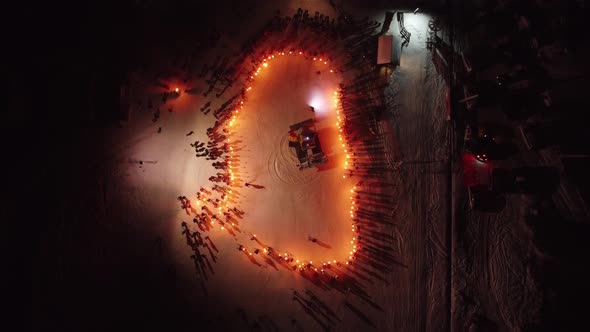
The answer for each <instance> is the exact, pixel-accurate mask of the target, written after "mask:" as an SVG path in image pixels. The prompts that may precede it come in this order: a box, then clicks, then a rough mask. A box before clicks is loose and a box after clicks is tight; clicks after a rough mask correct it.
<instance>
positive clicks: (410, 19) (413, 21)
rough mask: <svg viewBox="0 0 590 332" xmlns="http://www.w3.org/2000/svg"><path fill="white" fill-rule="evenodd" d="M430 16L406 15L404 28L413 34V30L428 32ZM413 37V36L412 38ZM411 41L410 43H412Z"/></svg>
mask: <svg viewBox="0 0 590 332" xmlns="http://www.w3.org/2000/svg"><path fill="white" fill-rule="evenodd" d="M430 18H431V17H430V15H427V14H424V13H421V12H418V13H416V14H412V15H409V13H407V14H405V15H404V26H405V27H406V29H408V28H410V29H408V31H410V32H412V31H413V30H418V31H420V32H421V33H427V32H428V21H430ZM412 37H413V36H412ZM411 40H412V39H410V43H411Z"/></svg>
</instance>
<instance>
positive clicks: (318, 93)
mask: <svg viewBox="0 0 590 332" xmlns="http://www.w3.org/2000/svg"><path fill="white" fill-rule="evenodd" d="M307 104H308V105H309V106H311V107H313V108H314V111H315V112H316V113H322V112H326V111H327V110H328V102H327V101H326V96H324V93H323V91H322V90H319V89H315V90H313V91H312V92H311V94H310V96H309V98H308V101H307Z"/></svg>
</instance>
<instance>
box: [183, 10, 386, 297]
mask: <svg viewBox="0 0 590 332" xmlns="http://www.w3.org/2000/svg"><path fill="white" fill-rule="evenodd" d="M378 26H379V24H378V23H376V22H373V21H370V20H369V19H363V20H354V19H352V18H350V17H349V16H346V15H344V14H341V15H340V16H339V17H338V18H330V17H328V16H326V15H323V14H320V13H318V12H316V13H315V14H314V15H313V16H312V15H310V14H309V12H308V11H307V10H303V9H301V8H300V9H298V10H297V12H296V13H295V14H294V15H293V16H292V17H291V16H287V17H281V16H280V13H279V12H277V13H276V15H275V17H274V18H273V19H272V20H270V22H269V24H267V25H266V26H265V28H264V29H263V31H261V32H260V33H259V34H258V35H257V36H256V38H253V39H251V40H249V41H248V42H247V43H246V44H245V45H244V46H243V47H242V50H243V52H242V54H241V55H239V56H237V58H236V59H233V60H232V59H229V58H228V57H226V58H219V59H217V60H216V62H215V63H214V64H213V65H211V66H203V68H202V70H201V73H199V75H198V77H200V78H204V79H205V81H206V82H207V84H209V90H208V91H207V92H205V96H207V95H208V94H209V93H210V92H212V91H218V95H217V97H219V96H220V94H221V93H223V92H224V91H226V90H227V88H228V87H231V86H233V85H238V84H237V83H238V81H239V80H240V78H241V77H242V76H243V75H241V74H240V73H245V77H246V78H245V79H244V80H243V82H241V83H243V84H242V85H243V86H244V87H242V88H239V90H240V91H239V93H237V94H235V95H233V96H232V97H230V98H228V99H227V100H226V101H224V102H223V103H221V104H220V105H219V107H217V108H215V107H214V106H213V103H212V102H211V101H208V102H207V103H206V104H205V105H204V106H203V107H202V108H201V109H200V111H201V112H203V113H204V114H208V113H209V112H210V111H211V110H214V111H213V115H214V117H215V119H216V120H215V123H214V125H213V126H212V127H210V128H208V129H207V136H208V142H207V143H206V145H205V143H204V142H199V141H195V142H194V143H192V144H191V147H193V148H195V153H196V156H197V157H206V159H207V160H212V161H213V162H212V166H213V167H214V168H215V169H216V170H218V172H217V173H216V174H215V175H213V176H211V177H209V180H210V181H211V182H213V184H212V187H211V188H212V189H211V191H209V190H206V189H205V188H200V190H199V191H198V192H197V205H198V206H197V208H194V207H193V206H192V205H191V202H190V201H189V200H188V199H187V198H186V197H184V196H181V197H179V200H180V202H181V207H182V208H183V209H185V210H186V211H187V213H188V214H191V215H193V216H194V218H193V223H194V224H195V225H196V227H198V228H199V231H194V232H193V231H190V229H189V226H188V225H187V224H186V223H184V222H183V224H182V227H183V233H184V234H186V236H187V243H189V244H190V245H191V247H193V249H196V251H195V254H194V260H195V264H196V265H198V266H199V270H200V271H201V273H202V274H204V271H205V267H207V266H208V265H210V264H209V261H208V260H207V259H206V258H207V256H205V255H203V254H201V253H199V252H198V249H199V248H200V247H206V248H208V249H209V251H210V257H211V260H212V261H215V258H214V257H215V256H214V255H213V252H212V251H211V249H210V248H213V246H212V243H210V242H206V241H204V239H205V238H207V237H203V236H202V234H204V233H205V232H208V231H210V230H211V229H212V227H213V226H214V225H215V224H218V225H219V226H220V227H221V229H225V230H227V232H228V233H229V234H230V235H231V236H232V237H234V238H235V239H237V233H242V230H241V229H240V222H241V220H242V219H243V218H244V211H241V210H240V209H238V208H237V207H236V206H235V204H237V198H238V196H239V190H240V188H243V187H253V188H257V189H264V186H262V185H257V184H253V183H250V182H245V181H243V180H242V179H241V173H240V167H238V165H239V160H240V158H239V155H238V153H237V152H238V151H239V150H240V146H239V144H238V143H237V141H236V140H234V139H233V137H234V131H232V130H231V129H232V126H231V125H230V124H232V123H233V121H235V119H236V117H237V114H238V112H239V111H240V110H242V107H243V106H242V105H243V104H244V103H245V102H246V100H247V91H248V89H247V88H245V86H246V83H248V82H249V81H250V80H251V78H252V77H253V74H254V72H255V69H256V68H258V67H259V66H260V65H261V63H262V61H263V60H262V59H264V58H266V57H268V56H269V54H273V52H276V51H280V50H284V51H287V52H288V51H289V50H290V51H291V52H294V51H296V50H302V49H309V48H304V46H309V47H310V48H311V47H313V50H312V51H306V54H305V56H306V57H314V56H317V55H318V54H324V55H326V54H328V57H329V59H330V61H331V62H332V61H334V62H336V63H342V62H344V61H346V64H344V65H342V66H341V67H339V70H349V69H354V70H355V73H356V78H355V79H353V80H350V81H346V82H344V83H343V84H341V85H340V89H339V92H338V93H339V95H340V96H341V98H340V107H341V110H342V115H343V116H344V117H345V119H346V121H345V122H344V126H343V127H342V128H341V132H342V134H343V135H344V137H345V138H346V142H347V146H348V149H349V151H347V153H348V154H349V155H350V157H349V161H350V163H351V166H350V167H348V169H347V175H348V176H355V177H359V178H362V179H363V181H365V179H378V178H379V177H380V175H381V174H382V172H383V171H384V170H386V169H387V163H386V160H385V158H384V157H383V154H384V151H385V148H384V142H383V137H382V136H381V135H379V134H377V132H378V130H377V127H376V122H377V119H378V117H379V114H380V112H382V111H383V107H384V106H383V87H384V84H385V83H386V82H384V81H383V80H382V79H381V78H380V77H379V76H378V74H377V72H376V71H375V70H374V64H373V62H372V60H369V57H368V56H367V55H369V54H370V53H369V52H372V51H370V50H367V49H370V47H367V45H369V43H370V42H371V39H372V38H374V37H375V35H376V33H375V28H376V27H378ZM302 30H303V31H308V32H311V33H312V34H313V35H315V36H316V37H317V38H316V41H317V43H316V44H315V45H312V44H310V43H311V42H310V41H309V39H303V38H298V36H297V31H302ZM277 32H284V33H283V34H278V36H279V37H278V38H277V37H276V36H273V33H274V34H275V35H276V33H277ZM333 36H337V37H338V38H340V39H339V40H340V41H342V42H343V45H344V47H342V48H341V49H340V50H341V52H342V53H345V54H338V53H337V52H333V53H330V52H329V51H328V50H327V49H329V48H332V47H333V45H334V44H330V42H328V41H329V40H330V38H331V37H333ZM330 54H331V55H330ZM328 57H326V58H328ZM371 59H372V58H371ZM248 60H249V61H248ZM248 65H252V67H253V69H251V70H245V68H246V67H247V66H248ZM220 83H221V86H219V84H220ZM232 165H233V166H232ZM364 183H366V182H359V183H358V184H357V187H359V189H357V190H356V191H355V193H354V195H353V197H352V198H351V199H352V201H353V202H354V204H355V205H354V206H356V208H355V209H354V210H353V218H352V222H353V236H354V237H353V242H354V243H355V250H354V252H352V253H351V255H350V256H349V257H348V258H347V259H344V260H341V261H331V262H323V263H319V264H313V263H311V261H310V262H303V261H299V260H298V259H297V258H296V257H295V256H294V255H292V254H289V253H284V252H283V251H279V250H277V249H275V248H272V247H270V246H268V245H263V243H262V242H260V240H259V239H257V237H256V236H253V237H251V239H252V240H253V241H256V243H257V245H258V247H255V248H253V249H252V250H250V249H248V248H247V247H246V246H244V245H242V244H240V245H239V246H238V250H239V251H242V252H244V253H246V254H247V255H248V256H252V255H264V257H265V260H266V259H268V260H269V261H271V262H276V263H278V264H279V265H281V266H283V267H285V268H286V269H289V270H295V271H297V270H298V271H300V272H301V273H302V275H304V276H307V277H309V278H311V279H313V280H315V281H321V280H324V281H325V282H327V283H330V284H332V285H333V283H334V281H337V280H340V276H341V275H343V274H345V273H346V269H347V268H348V267H349V266H351V265H353V260H356V262H355V263H354V264H355V265H356V264H365V265H367V266H372V267H378V268H380V269H383V270H387V269H389V267H388V265H387V264H386V262H387V260H388V259H390V258H391V257H390V254H389V253H388V252H387V246H388V245H390V244H391V242H390V240H391V239H390V238H389V237H388V235H386V233H385V232H383V231H380V227H382V226H384V225H387V224H388V223H390V218H391V217H390V214H388V213H387V211H386V210H387V208H388V206H387V204H386V203H387V201H388V200H389V199H390V197H388V196H387V195H384V194H381V193H380V192H379V188H382V186H380V185H379V182H375V183H374V184H373V185H371V186H365V184H364ZM189 239H190V240H189ZM209 240H210V239H209ZM309 240H310V241H312V242H314V243H316V242H317V241H318V240H317V239H316V238H314V237H311V236H309ZM259 257H260V256H259ZM384 260H385V261H384ZM349 289H350V288H349Z"/></svg>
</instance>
